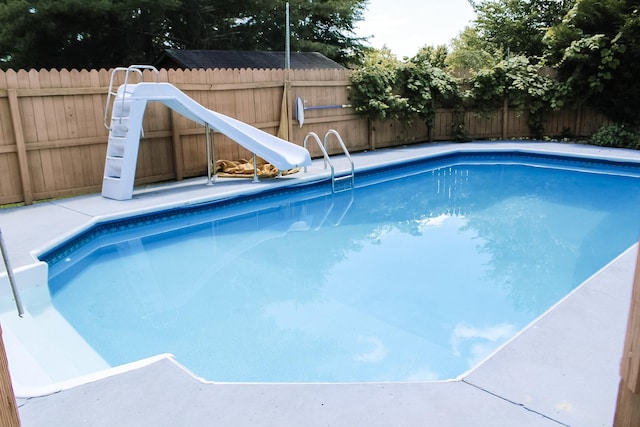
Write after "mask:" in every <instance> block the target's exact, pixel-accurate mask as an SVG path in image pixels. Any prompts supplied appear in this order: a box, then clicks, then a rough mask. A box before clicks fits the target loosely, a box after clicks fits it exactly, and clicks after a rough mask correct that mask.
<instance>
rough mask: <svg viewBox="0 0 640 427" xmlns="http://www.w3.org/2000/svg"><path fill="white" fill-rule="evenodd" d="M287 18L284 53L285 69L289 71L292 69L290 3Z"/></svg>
mask: <svg viewBox="0 0 640 427" xmlns="http://www.w3.org/2000/svg"><path fill="white" fill-rule="evenodd" d="M286 9H287V13H286V14H287V16H286V31H285V34H286V39H285V41H284V52H285V57H284V68H285V69H287V70H288V69H289V68H291V44H290V43H291V41H290V37H291V28H290V25H291V24H290V22H289V2H287V7H286Z"/></svg>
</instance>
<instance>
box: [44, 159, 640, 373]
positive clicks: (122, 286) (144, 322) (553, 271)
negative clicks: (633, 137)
mask: <svg viewBox="0 0 640 427" xmlns="http://www.w3.org/2000/svg"><path fill="white" fill-rule="evenodd" d="M269 206H270V207H268V208H265V209H262V210H257V211H254V212H244V213H242V214H239V215H232V216H230V215H231V213H229V212H227V208H220V209H212V210H211V211H210V212H208V213H206V214H202V215H201V216H200V217H198V218H197V219H194V218H189V217H186V218H181V219H179V220H176V221H175V222H176V223H175V224H173V223H171V224H162V225H161V226H158V225H148V226H145V227H147V228H145V227H141V228H139V229H130V230H126V232H122V231H121V232H119V233H114V234H113V235H111V236H106V237H105V236H103V237H101V239H102V240H100V244H94V247H91V248H90V249H87V248H86V247H85V248H84V249H79V252H78V254H75V255H74V254H70V255H69V256H68V257H67V258H66V259H67V263H66V264H65V263H64V262H60V263H59V265H56V266H53V267H52V271H53V272H54V274H55V277H52V278H51V280H50V288H51V291H52V294H53V301H54V304H55V306H56V308H57V309H58V310H59V311H60V312H61V313H62V314H63V315H64V316H65V317H66V318H67V319H68V320H69V321H70V323H71V324H73V325H74V327H75V328H76V329H77V330H78V331H79V332H80V333H81V334H82V335H83V336H84V337H85V338H86V339H87V341H89V342H90V344H91V345H92V346H93V347H94V348H96V350H97V351H98V352H100V354H101V355H102V356H103V357H104V358H105V359H107V360H108V361H109V362H110V363H112V364H113V365H117V364H121V363H125V362H129V361H132V360H136V359H139V358H142V357H147V356H150V355H154V354H158V353H164V352H170V353H173V354H174V355H175V356H176V357H177V359H178V360H179V361H180V362H181V363H183V364H185V365H186V366H187V367H189V368H190V369H191V370H193V371H194V372H196V373H197V374H198V375H200V376H203V377H205V378H207V379H210V380H217V381H294V382H295V381H374V380H433V379H446V378H453V377H455V376H458V375H460V374H462V373H463V372H464V371H466V370H467V369H468V368H470V367H472V366H473V365H474V364H476V363H477V362H478V361H479V360H481V359H482V358H484V357H486V356H487V355H488V354H489V353H491V352H492V351H494V350H495V349H496V348H497V347H498V346H500V345H501V344H502V343H504V342H505V341H506V340H508V339H509V338H510V337H512V336H513V335H514V334H515V333H516V332H517V331H518V330H520V329H521V328H522V327H523V326H525V325H526V324H528V323H529V322H530V321H531V320H533V319H534V318H535V317H537V316H538V315H539V314H541V313H542V312H544V311H545V310H546V309H547V308H548V307H550V306H551V305H552V304H554V303H555V302H557V301H558V300H559V299H560V298H562V297H563V296H564V295H566V294H567V293H568V292H569V291H570V290H572V289H573V288H575V286H577V285H578V284H580V283H581V282H582V281H584V280H585V279H586V278H587V277H589V276H590V275H591V274H593V273H594V272H596V271H597V270H598V269H599V268H601V267H602V266H603V265H604V264H606V263H607V262H608V261H610V260H611V259H612V258H613V257H615V256H616V255H617V254H618V253H620V252H621V251H623V250H624V249H626V248H627V247H628V246H630V245H631V244H633V243H634V242H635V241H636V240H637V238H638V232H639V230H640V220H639V218H640V212H639V211H638V210H639V207H640V179H636V178H626V177H617V176H610V175H595V174H587V173H578V172H571V171H564V170H556V169H550V168H537V167H528V166H516V165H469V166H450V167H445V168H441V169H437V170H433V171H426V172H423V173H419V174H414V175H412V176H408V177H406V178H401V179H395V180H392V181H387V182H383V183H379V184H376V185H368V186H364V187H361V188H357V189H356V190H355V191H353V192H344V193H339V194H336V195H333V196H332V195H323V196H320V197H316V198H311V199H308V200H301V201H294V200H291V199H289V198H288V199H284V198H283V199H282V200H281V201H280V202H279V203H275V204H274V202H273V200H270V201H269ZM232 213H233V212H232ZM184 221H188V222H189V221H190V222H189V223H190V224H192V225H190V226H185V225H184ZM179 224H182V225H180V227H178V225H179ZM148 227H160V228H162V231H163V232H162V233H159V234H153V233H151V232H150V231H149V229H148ZM172 228H175V229H173V230H171V229H172Z"/></svg>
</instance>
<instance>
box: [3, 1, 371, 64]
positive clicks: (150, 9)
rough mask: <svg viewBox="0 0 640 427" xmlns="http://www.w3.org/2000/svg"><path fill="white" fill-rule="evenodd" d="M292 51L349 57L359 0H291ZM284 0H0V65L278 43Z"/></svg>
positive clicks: (356, 45) (140, 57)
mask: <svg viewBox="0 0 640 427" xmlns="http://www.w3.org/2000/svg"><path fill="white" fill-rule="evenodd" d="M290 3H291V7H290V16H291V48H292V50H294V51H295V50H305V51H309V50H312V51H319V52H321V53H323V54H325V55H327V56H328V57H330V58H332V59H334V60H336V61H338V62H341V63H343V64H350V63H354V62H358V61H359V60H360V59H361V57H362V56H363V55H364V51H365V50H366V48H365V47H364V45H363V42H364V41H365V40H364V39H363V38H359V37H357V36H355V34H354V32H353V29H354V25H355V23H356V22H357V21H359V20H361V19H362V12H363V10H364V5H365V3H366V0H346V1H339V0H319V1H308V0H291V1H290ZM285 34H286V21H285V0H276V1H275V2H273V1H269V2H267V1H266V0H262V1H260V0H238V1H233V2H220V1H215V0H4V1H3V2H0V67H2V68H10V67H11V68H54V67H55V68H62V67H66V68H100V67H113V66H117V65H128V64H132V63H149V62H152V61H153V60H155V59H156V58H157V57H158V56H159V54H160V53H161V52H162V50H163V49H165V48H183V49H220V50H229V49H235V50H277V51H282V50H284V45H285Z"/></svg>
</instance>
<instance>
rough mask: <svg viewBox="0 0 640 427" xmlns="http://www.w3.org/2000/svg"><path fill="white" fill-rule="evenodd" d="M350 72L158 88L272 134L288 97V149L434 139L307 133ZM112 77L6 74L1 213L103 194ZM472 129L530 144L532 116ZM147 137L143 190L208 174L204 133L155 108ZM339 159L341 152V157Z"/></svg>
mask: <svg viewBox="0 0 640 427" xmlns="http://www.w3.org/2000/svg"><path fill="white" fill-rule="evenodd" d="M350 72H351V71H350V70H340V69H334V70H322V69H318V70H281V69H278V70H255V69H251V70H249V69H233V70H232V69H226V70H218V69H216V70H185V71H183V70H164V69H163V70H160V76H159V79H160V81H163V82H169V83H172V84H174V85H175V86H177V87H178V88H179V89H181V90H183V91H185V92H186V93H187V94H188V95H189V96H191V97H192V98H194V99H195V100H196V101H198V102H199V103H201V104H203V105H204V106H206V107H207V108H209V109H211V110H214V111H217V112H220V113H222V114H226V115H228V116H231V117H235V118H237V119H239V120H242V121H244V122H246V123H249V124H251V125H254V126H256V127H258V128H260V129H262V130H264V131H266V132H269V133H271V134H276V133H277V132H278V129H279V127H280V119H281V117H280V115H281V106H282V97H283V93H285V90H284V88H285V87H287V91H286V96H287V99H286V101H287V102H286V105H287V106H288V114H287V119H288V120H287V122H286V123H285V126H286V127H287V130H288V131H289V133H288V135H289V141H291V142H294V143H297V144H302V141H303V140H304V137H305V136H306V134H307V133H308V132H309V131H313V132H316V133H317V134H318V135H320V136H321V137H322V136H323V135H324V134H325V132H326V131H327V130H329V129H335V130H337V131H338V132H339V133H340V135H341V136H342V138H343V140H344V141H345V144H346V145H347V147H348V149H349V151H352V152H354V151H362V150H367V149H374V148H384V147H393V146H398V145H403V144H407V143H412V142H422V141H425V140H426V139H427V129H426V127H425V126H424V124H422V123H414V124H411V125H408V124H405V123H400V122H398V121H393V120H388V121H383V122H373V123H369V122H368V121H367V120H366V119H363V118H362V117H360V116H358V115H356V114H355V113H354V111H353V109H351V108H326V109H309V110H308V111H306V112H305V120H304V127H303V128H300V127H299V126H298V122H297V121H296V120H295V108H294V107H295V98H296V97H300V98H301V99H302V100H303V101H304V103H305V106H306V107H317V106H330V105H343V104H349V99H348V86H349V74H350ZM110 77H111V71H110V70H90V71H87V70H82V71H78V70H71V71H68V70H40V71H37V70H30V71H26V70H20V71H17V72H16V71H13V70H8V71H0V204H7V203H17V202H25V203H27V204H30V203H32V202H33V201H34V200H42V199H47V198H54V197H60V196H69V195H76V194H81V193H91V192H99V191H100V188H101V185H102V175H103V169H104V160H105V152H106V146H107V137H108V131H107V129H106V128H105V126H104V116H105V110H104V108H105V105H104V104H105V101H106V95H107V90H108V85H109V79H110ZM119 78H120V79H121V78H123V76H120V77H119ZM147 80H150V79H147ZM285 82H286V84H285ZM116 83H118V84H120V83H122V81H116ZM108 113H109V114H110V111H109V112H108ZM464 123H465V127H466V130H467V134H468V136H469V137H470V138H474V139H487V138H512V137H529V136H530V134H529V130H528V127H527V120H526V115H519V114H518V113H516V112H515V111H511V110H504V111H497V112H496V114H493V115H491V116H488V117H487V116H484V117H480V116H478V115H477V114H474V113H472V112H466V113H464ZM603 123H604V119H603V118H602V117H600V116H597V115H595V114H593V113H591V112H587V111H579V110H569V111H563V112H559V113H556V114H553V115H552V116H551V117H550V118H549V120H548V121H547V129H546V131H545V134H547V135H562V134H563V133H570V134H572V135H575V136H586V135H590V134H591V133H593V132H594V131H595V130H597V129H598V127H599V126H600V125H601V124H603ZM452 124H453V112H452V111H449V110H439V111H438V113H437V115H436V122H435V126H434V129H433V130H432V139H433V140H436V141H443V140H451V139H452ZM143 128H144V135H143V136H142V137H141V144H140V151H139V155H138V163H137V170H136V184H138V185H139V184H146V183H152V182H160V181H166V180H181V179H183V178H187V177H193V176H202V175H205V174H206V167H207V163H206V154H205V153H206V145H205V143H204V128H203V127H202V126H200V125H198V124H196V123H194V122H192V121H189V120H187V119H185V118H183V117H182V116H180V115H178V114H176V113H174V112H172V111H171V110H169V109H168V108H166V107H165V106H164V105H162V104H160V103H150V104H149V105H148V106H147V111H146V113H145V118H144V123H143ZM336 145H337V144H336ZM215 146H216V157H217V158H218V159H228V160H240V159H243V158H250V156H251V153H248V152H247V151H246V150H244V149H243V148H242V147H240V146H239V145H238V144H236V143H235V142H233V141H230V140H228V139H227V138H226V137H224V136H222V135H217V134H216V135H215ZM337 149H338V148H337V147H333V151H334V152H337ZM310 151H311V154H312V156H314V157H315V156H319V155H321V153H320V150H319V149H318V148H317V147H313V146H311V147H310ZM330 151H331V150H330Z"/></svg>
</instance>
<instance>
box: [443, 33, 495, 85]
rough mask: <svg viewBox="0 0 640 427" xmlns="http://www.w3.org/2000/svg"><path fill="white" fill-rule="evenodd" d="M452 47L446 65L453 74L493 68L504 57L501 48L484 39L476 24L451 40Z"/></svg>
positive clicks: (464, 75) (461, 74)
mask: <svg viewBox="0 0 640 427" xmlns="http://www.w3.org/2000/svg"><path fill="white" fill-rule="evenodd" d="M451 47H452V51H451V53H449V54H448V55H447V58H446V60H445V66H446V68H447V70H449V71H450V72H451V73H452V74H454V75H457V76H461V77H466V76H468V75H469V74H472V73H474V72H477V71H480V70H481V69H483V68H491V67H493V66H494V65H496V64H497V63H498V62H500V60H501V59H502V57H503V54H502V51H501V50H500V48H498V47H496V46H495V45H493V44H491V43H488V42H486V41H485V40H483V39H482V38H481V37H480V34H479V33H478V30H477V29H476V27H474V26H468V27H466V28H465V29H464V30H463V31H462V32H460V34H458V36H457V37H455V38H454V39H453V40H452V41H451Z"/></svg>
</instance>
